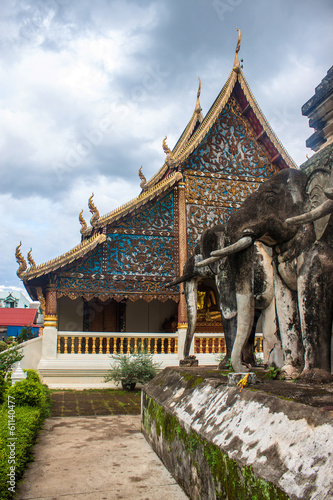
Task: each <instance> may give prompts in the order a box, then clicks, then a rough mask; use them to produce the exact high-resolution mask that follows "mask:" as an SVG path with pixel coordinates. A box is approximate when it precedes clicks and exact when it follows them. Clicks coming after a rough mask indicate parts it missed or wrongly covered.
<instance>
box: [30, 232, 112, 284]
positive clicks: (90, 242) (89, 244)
mask: <svg viewBox="0 0 333 500" xmlns="http://www.w3.org/2000/svg"><path fill="white" fill-rule="evenodd" d="M105 240H106V236H105V234H97V235H95V236H92V237H91V238H89V239H87V240H84V241H83V242H82V243H80V244H79V245H77V246H76V247H74V248H72V250H70V251H69V252H66V253H64V254H63V255H60V257H57V258H56V259H52V260H49V261H48V262H46V263H45V264H40V265H38V266H36V267H35V268H34V269H31V268H30V269H29V270H28V271H27V272H26V273H25V274H24V275H23V276H21V277H22V279H24V280H27V279H29V280H30V279H32V278H38V277H39V276H42V275H43V274H46V273H49V272H51V271H55V270H56V269H59V268H60V267H64V266H66V265H67V264H70V263H71V262H73V261H74V260H76V259H78V258H79V257H82V256H83V255H85V254H86V253H88V252H90V251H91V250H93V249H94V248H95V247H96V246H97V245H99V244H100V243H103V242H104V241H105Z"/></svg>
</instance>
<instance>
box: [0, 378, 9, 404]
mask: <svg viewBox="0 0 333 500" xmlns="http://www.w3.org/2000/svg"><path fill="white" fill-rule="evenodd" d="M9 386H10V384H9V383H8V381H7V382H6V380H5V376H4V373H2V372H0V405H2V403H3V402H4V400H5V393H6V391H7V389H8V387H9Z"/></svg>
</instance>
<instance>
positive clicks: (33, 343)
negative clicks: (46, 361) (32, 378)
mask: <svg viewBox="0 0 333 500" xmlns="http://www.w3.org/2000/svg"><path fill="white" fill-rule="evenodd" d="M21 345H22V351H23V354H24V358H23V359H22V361H21V366H22V368H25V369H29V368H31V369H33V370H37V367H38V364H39V362H40V359H41V357H42V345H43V337H37V338H35V339H31V340H28V341H27V342H23V344H21Z"/></svg>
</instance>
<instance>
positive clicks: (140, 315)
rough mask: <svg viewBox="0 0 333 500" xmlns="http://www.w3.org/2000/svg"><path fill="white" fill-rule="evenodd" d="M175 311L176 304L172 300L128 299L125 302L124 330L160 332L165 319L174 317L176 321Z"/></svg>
mask: <svg viewBox="0 0 333 500" xmlns="http://www.w3.org/2000/svg"><path fill="white" fill-rule="evenodd" d="M177 313H178V304H176V302H174V301H173V300H167V301H166V302H160V301H158V300H152V301H151V302H145V301H144V300H137V301H136V302H131V301H130V300H129V301H127V304H126V332H134V333H137V332H160V331H162V325H163V323H164V321H165V320H169V319H170V318H171V317H174V318H175V320H176V321H177Z"/></svg>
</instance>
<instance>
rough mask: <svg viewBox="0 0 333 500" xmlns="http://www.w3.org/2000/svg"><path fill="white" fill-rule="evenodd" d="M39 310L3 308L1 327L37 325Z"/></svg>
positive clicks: (0, 318) (0, 317)
mask: <svg viewBox="0 0 333 500" xmlns="http://www.w3.org/2000/svg"><path fill="white" fill-rule="evenodd" d="M37 312H38V311H37V309H28V308H22V309H21V308H18V307H13V308H11V307H1V308H0V325H1V326H31V325H33V324H35V320H36V316H37Z"/></svg>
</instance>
